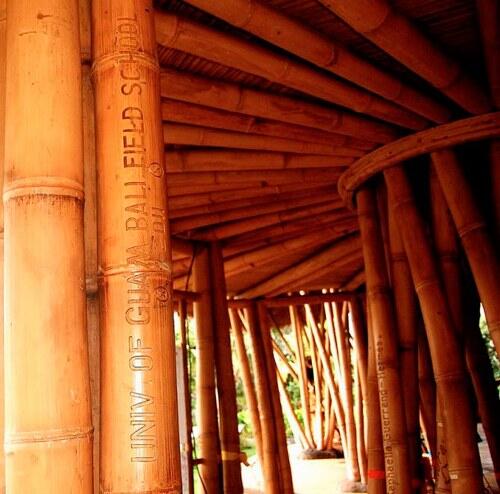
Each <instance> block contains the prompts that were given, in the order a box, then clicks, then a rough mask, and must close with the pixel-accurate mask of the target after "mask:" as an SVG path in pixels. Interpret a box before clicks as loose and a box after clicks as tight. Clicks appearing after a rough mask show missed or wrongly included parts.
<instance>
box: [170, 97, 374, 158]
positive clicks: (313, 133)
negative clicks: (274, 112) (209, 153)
mask: <svg viewBox="0 0 500 494" xmlns="http://www.w3.org/2000/svg"><path fill="white" fill-rule="evenodd" d="M161 115H162V119H163V121H164V122H177V123H182V124H191V125H201V126H202V127H209V128H214V129H224V130H232V131H237V132H245V133H247V134H257V135H262V136H270V137H284V138H286V139H296V140H298V141H303V142H310V143H316V144H326V145H329V146H343V147H347V148H352V149H359V150H361V151H366V150H369V149H373V147H374V146H375V144H374V143H373V142H369V141H368V140H362V139H357V138H355V137H348V136H345V135H342V134H336V133H334V132H326V131H324V130H319V129H314V128H311V127H305V126H303V125H295V124H292V123H285V122H279V121H277V120H269V119H262V118H259V117H254V116H251V115H244V114H242V113H235V112H228V111H225V110H219V109H218V108H210V107H209V106H203V105H196V104H193V103H187V102H185V101H180V100H175V99H168V98H163V100H162V105H161Z"/></svg>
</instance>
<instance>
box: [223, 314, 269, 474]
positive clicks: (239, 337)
mask: <svg viewBox="0 0 500 494" xmlns="http://www.w3.org/2000/svg"><path fill="white" fill-rule="evenodd" d="M229 318H230V320H231V328H232V330H233V335H234V342H235V347H236V354H237V356H238V364H239V369H240V373H241V380H242V382H243V391H244V393H245V401H246V405H247V407H248V411H249V413H250V421H251V423H252V429H253V435H254V439H255V450H256V451H257V458H258V459H259V463H260V465H261V466H262V468H264V461H265V458H264V451H263V446H262V428H261V425H260V418H259V406H258V402H257V394H256V392H255V386H254V383H253V379H252V372H251V370H250V362H249V360H248V354H247V349H246V346H245V340H244V338H243V331H242V324H241V320H240V318H239V316H238V314H237V313H236V310H235V309H229Z"/></svg>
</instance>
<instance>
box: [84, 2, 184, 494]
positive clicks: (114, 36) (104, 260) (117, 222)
mask: <svg viewBox="0 0 500 494" xmlns="http://www.w3.org/2000/svg"><path fill="white" fill-rule="evenodd" d="M92 8H93V10H92V21H93V25H92V33H93V77H94V86H95V105H96V130H97V162H98V187H99V189H98V205H99V206H98V207H99V210H98V227H99V230H98V238H99V253H100V258H99V268H100V275H101V277H100V290H101V292H100V293H101V328H102V331H101V334H102V339H101V344H102V347H101V350H102V352H101V371H102V387H101V490H102V491H104V492H110V493H114V492H116V493H118V492H130V493H132V492H133V493H136V492H137V493H140V492H144V491H148V490H152V491H154V490H162V489H163V490H167V491H168V490H171V491H175V490H179V489H180V483H181V481H180V461H179V434H178V427H177V420H176V419H175V417H177V394H176V376H175V365H172V364H173V363H174V362H175V342H174V332H173V317H172V313H173V308H172V301H171V299H172V297H171V289H172V287H171V267H170V264H171V259H170V247H169V234H168V231H167V225H168V221H167V217H168V215H167V207H166V206H167V200H166V194H165V168H164V165H163V142H162V136H161V119H160V93H159V67H158V61H157V58H156V40H155V32H154V25H153V23H154V18H153V12H152V6H151V2H150V1H148V0H141V1H140V2H137V1H135V0H95V1H94V2H93V5H92ZM138 81H139V82H138ZM131 414H132V415H131Z"/></svg>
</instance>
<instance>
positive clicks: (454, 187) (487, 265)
mask: <svg viewBox="0 0 500 494" xmlns="http://www.w3.org/2000/svg"><path fill="white" fill-rule="evenodd" d="M432 162H433V166H434V169H435V171H436V174H437V176H438V179H439V183H440V184H441V188H442V190H443V193H444V196H445V197H446V202H447V203H448V207H449V208H450V212H451V215H452V217H453V221H454V222H455V226H456V228H457V231H458V234H459V236H460V239H461V241H462V245H463V248H464V250H465V253H466V255H467V259H468V261H469V265H470V267H471V270H472V273H473V275H474V279H475V281H476V285H477V288H478V291H479V296H480V297H481V301H482V303H483V306H484V312H485V315H486V320H487V322H488V329H489V331H490V334H491V338H492V340H493V342H494V343H495V347H496V349H497V353H499V354H500V300H499V297H498V294H499V291H498V279H499V277H500V265H499V262H498V256H497V253H496V251H495V248H494V246H493V242H492V241H491V239H490V237H489V234H488V230H487V226H486V222H485V220H484V218H483V217H482V214H481V212H480V211H479V209H478V207H477V204H476V201H475V199H474V197H473V195H472V190H471V188H470V186H469V184H468V183H467V179H466V178H465V176H464V174H463V172H462V170H461V169H460V165H459V163H458V161H457V159H456V156H455V155H454V153H453V152H452V151H450V150H443V151H439V152H436V153H433V154H432Z"/></svg>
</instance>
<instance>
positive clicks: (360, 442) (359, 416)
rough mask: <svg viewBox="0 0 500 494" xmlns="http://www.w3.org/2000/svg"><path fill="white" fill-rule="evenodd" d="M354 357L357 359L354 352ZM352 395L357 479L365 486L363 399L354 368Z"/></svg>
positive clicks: (358, 378) (358, 377) (365, 458)
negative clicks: (357, 466)
mask: <svg viewBox="0 0 500 494" xmlns="http://www.w3.org/2000/svg"><path fill="white" fill-rule="evenodd" d="M354 356H355V357H357V355H356V353H355V352H354ZM353 372H354V395H355V409H354V419H355V423H356V450H357V453H358V458H357V459H358V465H359V478H360V481H361V483H362V484H364V485H366V481H367V477H366V474H367V468H368V463H367V456H366V443H365V421H364V411H365V407H364V401H365V399H364V397H363V393H362V390H361V379H360V373H359V368H357V367H356V366H354V370H353Z"/></svg>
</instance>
